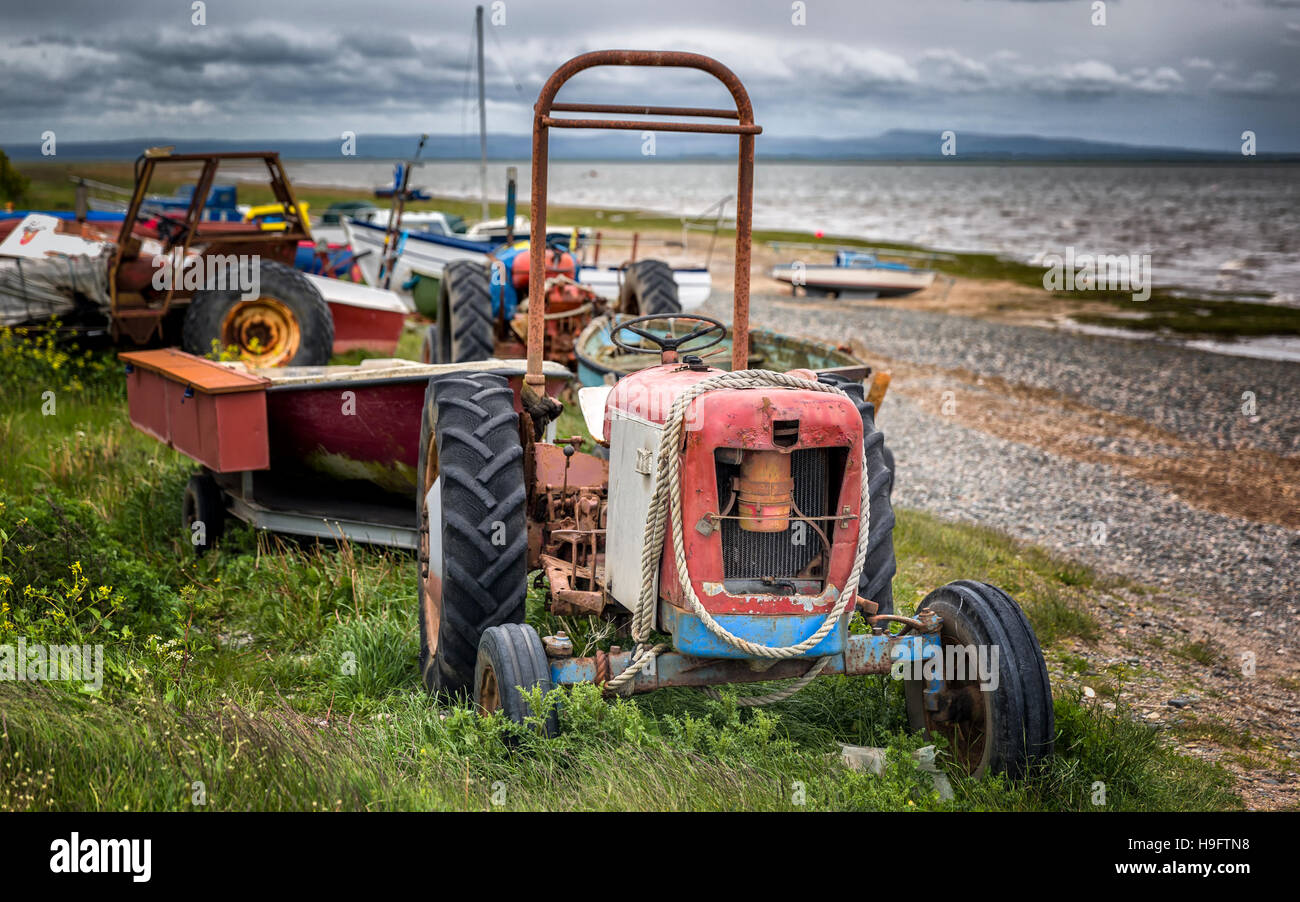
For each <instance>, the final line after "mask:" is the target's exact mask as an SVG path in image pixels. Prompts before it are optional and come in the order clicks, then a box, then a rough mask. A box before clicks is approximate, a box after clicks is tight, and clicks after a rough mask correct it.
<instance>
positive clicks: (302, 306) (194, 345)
mask: <svg viewBox="0 0 1300 902" xmlns="http://www.w3.org/2000/svg"><path fill="white" fill-rule="evenodd" d="M257 277H258V283H257V284H258V292H257V294H258V296H257V297H256V298H245V297H243V296H242V294H241V292H240V291H239V289H238V288H228V289H223V290H220V291H218V290H201V291H196V292H194V296H193V298H192V299H191V300H190V304H189V308H188V309H187V310H186V311H185V321H184V323H183V324H182V326H181V346H182V347H183V348H184V349H185V350H186V351H188V352H189V353H191V354H197V355H199V356H200V357H202V356H204V355H206V354H211V353H212V350H213V343H214V342H215V343H216V345H217V346H218V349H219V350H225V349H226V348H230V347H233V348H235V349H236V350H238V352H239V357H240V359H241V360H243V361H244V362H245V363H248V364H249V365H251V366H324V365H325V364H327V363H329V362H330V356H331V355H332V354H333V353H334V317H333V316H332V315H331V314H330V308H329V305H327V304H326V303H325V300H324V298H322V297H321V295H320V292H319V291H317V290H316V286H315V285H313V284H312V283H311V282H310V281H308V280H307V278H306V277H305V276H304V275H303V274H302V273H300V272H298V270H296V269H294V268H293V267H292V266H286V265H285V264H283V263H277V262H275V261H274V260H261V261H260V262H259V263H258V273H257Z"/></svg>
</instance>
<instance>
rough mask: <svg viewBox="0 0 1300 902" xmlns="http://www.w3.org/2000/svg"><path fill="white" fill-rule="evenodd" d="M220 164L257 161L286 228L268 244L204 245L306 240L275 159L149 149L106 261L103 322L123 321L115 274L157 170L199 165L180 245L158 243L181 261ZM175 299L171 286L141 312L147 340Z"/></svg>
mask: <svg viewBox="0 0 1300 902" xmlns="http://www.w3.org/2000/svg"><path fill="white" fill-rule="evenodd" d="M225 160H261V161H262V162H263V163H265V164H266V169H267V181H268V183H269V184H270V186H271V193H272V194H273V195H274V196H275V199H276V201H277V202H278V203H279V204H280V205H281V206H282V207H283V208H284V219H285V224H286V226H285V229H284V231H283V232H280V233H277V234H276V236H275V237H274V238H273V239H271V238H268V236H267V235H266V234H265V233H261V232H256V233H250V234H246V235H245V234H238V233H237V234H232V235H214V236H209V238H210V240H214V241H215V242H219V243H221V244H265V243H266V242H267V241H268V240H274V241H277V242H284V243H289V242H293V243H294V244H296V243H297V242H298V241H300V240H308V241H310V240H311V226H310V223H309V221H308V219H307V217H305V216H304V215H303V213H302V210H301V209H300V208H299V206H298V198H297V197H296V196H295V195H294V192H293V186H292V184H290V182H289V179H288V177H287V176H286V174H285V172H284V165H283V164H282V163H281V162H280V155H279V154H278V153H276V152H274V151H263V150H254V151H223V152H218V153H172V152H171V150H170V148H150V149H149V150H146V151H145V152H144V153H143V154H141V155H140V157H139V158H138V159H137V160H136V171H135V185H134V187H133V190H132V192H131V200H130V202H129V203H128V204H127V209H126V214H125V217H124V219H123V221H122V228H121V230H120V232H119V234H118V240H117V244H116V246H115V247H114V249H113V256H112V260H111V262H110V264H109V316H110V318H111V319H112V320H113V322H114V325H115V326H116V324H117V320H118V318H119V317H121V316H123V315H124V314H123V313H122V307H121V304H120V302H119V299H118V286H117V274H118V270H119V269H120V267H121V265H122V260H123V257H124V255H125V253H126V248H127V246H128V242H130V241H131V239H132V237H133V233H134V230H135V226H136V219H137V218H138V215H139V212H140V209H141V208H142V207H144V206H145V204H146V201H147V197H148V192H149V186H150V185H151V184H152V183H153V179H154V175H155V174H156V171H157V168H158V166H159V165H160V164H171V163H199V164H202V170H201V171H200V173H199V177H198V180H197V183H196V184H195V187H194V196H193V197H192V198H191V199H190V205H189V207H188V208H187V209H186V211H185V218H184V220H182V221H181V222H180V225H181V226H183V228H184V238H183V240H182V241H180V242H173V241H171V240H164V242H163V252H164V253H165V254H169V255H170V253H171V252H172V251H173V250H174V249H175V248H176V247H177V246H179V247H180V248H181V259H182V260H183V259H185V257H186V256H187V255H188V254H189V250H190V245H191V243H193V242H195V241H196V240H201V239H199V236H198V231H199V225H200V223H201V222H202V221H203V211H204V210H205V209H206V208H207V204H208V194H209V192H210V191H211V189H212V184H213V182H215V181H216V175H217V170H218V168H219V167H220V165H221V163H222V162H223V161H225ZM175 294H176V286H175V284H172V286H171V287H170V288H169V289H168V290H167V294H166V296H165V297H164V298H163V302H162V305H161V306H160V307H149V308H143V309H146V310H147V311H148V316H149V317H150V318H152V319H153V320H154V326H153V329H152V330H151V331H150V334H152V332H153V331H157V330H160V328H161V324H162V319H163V317H164V316H165V315H166V314H167V313H168V311H169V310H170V309H171V306H172V300H173V297H174V295H175ZM147 338H148V336H147V335H146V336H143V337H142V338H141V339H139V340H146V339H147Z"/></svg>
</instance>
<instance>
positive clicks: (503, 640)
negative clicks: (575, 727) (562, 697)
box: [474, 623, 560, 736]
mask: <svg viewBox="0 0 1300 902" xmlns="http://www.w3.org/2000/svg"><path fill="white" fill-rule="evenodd" d="M521 689H523V690H530V689H541V690H542V692H550V691H551V667H550V665H549V664H548V663H547V661H546V650H545V649H544V648H543V647H542V640H541V639H540V638H538V636H537V630H535V629H533V628H532V627H531V626H528V625H527V624H525V623H505V624H502V625H501V626H493V627H489V628H488V629H486V630H484V631H483V638H482V639H480V640H479V643H478V660H477V662H476V663H475V665H474V704H476V705H477V706H478V708H479V710H480V711H482V712H483V713H484V714H491V713H492V712H493V711H500V712H501V713H502V714H504V715H505V717H506V718H507V719H508V720H512V721H514V722H515V723H519V724H521V723H523V722H524V721H525V720H526V719H527V718H528V717H529V716H530V715H532V714H533V709H532V706H531V705H530V704H529V702H528V699H526V698H525V697H524V695H523V693H522V692H520V690H521ZM541 727H542V731H543V733H544V734H545V735H547V736H555V735H556V734H557V733H559V731H560V725H559V718H558V717H557V716H556V713H555V711H554V710H552V711H550V712H549V713H548V714H547V715H546V719H545V720H544V721H542V724H541Z"/></svg>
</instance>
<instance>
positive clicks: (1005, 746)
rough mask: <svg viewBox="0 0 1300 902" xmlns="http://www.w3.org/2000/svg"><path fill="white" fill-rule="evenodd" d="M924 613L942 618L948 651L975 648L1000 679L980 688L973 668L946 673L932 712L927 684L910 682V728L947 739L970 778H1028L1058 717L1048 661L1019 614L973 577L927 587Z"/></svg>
mask: <svg viewBox="0 0 1300 902" xmlns="http://www.w3.org/2000/svg"><path fill="white" fill-rule="evenodd" d="M923 610H929V611H933V612H934V613H935V614H938V615H939V617H940V618H942V621H943V623H942V626H941V627H940V632H939V636H940V639H941V640H942V642H943V645H944V648H945V650H947V649H948V648H951V647H953V646H964V647H973V648H974V649H975V651H976V653H977V655H980V656H981V657H980V658H977V660H986V661H987V662H988V663H989V664H990V665H994V664H995V666H996V668H997V674H996V676H997V684H996V688H992V689H984V688H982V686H981V683H980V675H979V674H978V673H976V674H973V675H971V674H968V675H970V676H973V677H974V678H973V679H963V680H957V679H954V678H952V677H953V674H950V673H946V672H945V674H944V677H945V680H944V684H943V688H942V689H941V690H940V691H939V698H938V703H939V704H938V709H937V710H935V711H929V710H927V709H926V706H925V684H924V683H923V682H922V681H920V680H908V681H907V682H905V683H904V684H903V689H904V695H905V696H906V699H907V717H908V720H909V721H910V722H911V725H912V729H914V730H924V731H925V732H926V733H928V734H930V735H934V734H940V735H943V736H944V737H946V738H947V740H948V750H949V753H950V754H951V755H952V757H953V758H954V759H955V760H956V762H957V763H958V765H959V766H961V767H962V769H963V770H965V771H966V772H967V773H969V774H971V776H974V777H981V776H983V775H984V774H986V773H1005V774H1007V775H1008V776H1009V777H1011V778H1012V779H1020V778H1022V777H1025V776H1029V775H1031V774H1032V773H1033V771H1034V770H1035V768H1036V767H1037V766H1038V765H1040V764H1042V763H1043V762H1044V761H1046V759H1048V758H1049V757H1051V754H1052V748H1053V744H1054V742H1055V738H1056V720H1055V714H1054V712H1053V709H1052V687H1051V683H1050V682H1049V681H1048V677H1047V664H1046V662H1045V661H1044V660H1043V651H1042V649H1041V648H1040V647H1039V645H1038V637H1036V636H1035V635H1034V629H1033V627H1031V626H1030V625H1029V620H1028V619H1027V618H1026V617H1025V613H1024V611H1022V610H1021V609H1020V605H1018V604H1016V603H1015V601H1013V600H1012V599H1011V596H1009V595H1007V594H1006V593H1005V592H1003V591H1002V590H1001V589H999V588H997V587H996V586H990V585H988V584H987V583H979V582H974V581H972V580H958V581H957V582H952V583H949V584H948V585H946V586H943V587H942V588H939V589H936V590H935V591H933V592H931V593H930V594H929V595H928V596H926V598H925V600H924V601H922V602H921V604H920V606H919V607H918V608H917V611H918V613H919V612H920V611H923ZM993 650H996V653H997V657H996V659H993V658H992V653H993ZM946 658H947V655H946V654H945V660H946Z"/></svg>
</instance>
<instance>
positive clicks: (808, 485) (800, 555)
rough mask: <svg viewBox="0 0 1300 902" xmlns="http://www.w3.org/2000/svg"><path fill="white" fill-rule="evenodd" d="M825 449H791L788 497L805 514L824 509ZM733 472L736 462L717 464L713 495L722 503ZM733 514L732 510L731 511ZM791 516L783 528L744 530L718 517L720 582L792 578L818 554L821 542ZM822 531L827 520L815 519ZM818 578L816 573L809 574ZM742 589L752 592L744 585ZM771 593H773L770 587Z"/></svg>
mask: <svg viewBox="0 0 1300 902" xmlns="http://www.w3.org/2000/svg"><path fill="white" fill-rule="evenodd" d="M829 469H830V449H828V448H804V449H800V450H798V451H794V452H792V454H791V460H790V475H791V476H792V477H793V478H794V499H795V502H796V503H797V504H798V506H799V510H801V511H802V512H803V514H804V516H806V517H824V516H826V515H827V513H829V511H828V510H827V508H828V503H829V502H828V500H827V495H828V492H827V488H828V485H829V482H828V477H829ZM738 472H739V468H738V467H736V466H730V465H727V464H722V463H720V464H718V494H719V496H720V498H721V503H722V504H723V505H725V504H726V503H727V498H729V497H730V495H731V489H730V486H731V479H732V477H733V476H735V475H736V474H737V473H738ZM733 513H734V511H733ZM791 515H792V519H791V521H790V528H789V529H787V530H786V531H785V532H747V531H746V530H743V529H741V528H740V523H739V521H737V520H723V521H722V570H723V578H724V579H725V580H762V581H764V582H767V581H771V580H782V579H792V578H794V577H796V576H798V575H799V574H800V573H803V572H804V571H805V570H806V569H807V567H808V565H809V564H810V563H811V562H812V560H813V558H815V557H817V556H818V555H820V554H821V553H822V542H821V539H820V538H818V536H817V533H816V532H815V531H814V530H812V529H810V528H809V527H808V524H806V523H803V524H801V523H799V522H798V521H797V520H794V519H793V511H791ZM817 525H818V526H819V527H821V529H822V530H823V531H826V532H828V534H829V529H830V527H831V526H833V524H829V523H827V522H825V521H819V522H817ZM812 578H814V579H818V580H820V579H821V578H822V575H821V574H820V573H818V574H814V575H813V576H812ZM748 591H751V592H753V591H757V590H756V589H755V588H749V589H748ZM772 591H774V592H779V587H777V586H773V587H772Z"/></svg>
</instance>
